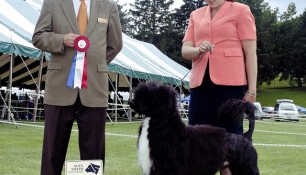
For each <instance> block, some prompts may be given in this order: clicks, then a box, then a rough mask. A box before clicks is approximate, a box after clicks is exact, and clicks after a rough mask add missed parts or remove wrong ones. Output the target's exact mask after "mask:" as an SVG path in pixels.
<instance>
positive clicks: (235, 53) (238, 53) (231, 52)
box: [224, 49, 243, 57]
mask: <svg viewBox="0 0 306 175" xmlns="http://www.w3.org/2000/svg"><path fill="white" fill-rule="evenodd" d="M224 56H226V57H242V56H243V52H242V50H240V49H226V50H224Z"/></svg>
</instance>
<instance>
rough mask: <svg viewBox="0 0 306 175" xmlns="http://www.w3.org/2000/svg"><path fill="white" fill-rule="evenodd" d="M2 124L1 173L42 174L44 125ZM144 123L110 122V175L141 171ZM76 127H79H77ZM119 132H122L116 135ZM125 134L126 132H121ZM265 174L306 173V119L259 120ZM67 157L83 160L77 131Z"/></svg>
mask: <svg viewBox="0 0 306 175" xmlns="http://www.w3.org/2000/svg"><path fill="white" fill-rule="evenodd" d="M37 125H38V126H40V127H33V126H22V125H18V127H17V128H16V127H15V125H11V124H4V123H0V136H1V137H0V138H1V142H0V148H1V149H0V162H1V163H0V172H1V173H0V174H1V175H24V174H27V175H28V174H29V175H39V171H40V159H41V148H42V139H43V128H42V127H41V124H37ZM139 125H140V123H139V122H135V123H119V124H113V125H111V124H107V127H106V132H107V137H106V162H105V165H106V168H105V174H106V175H138V174H141V172H140V169H139V168H138V164H137V153H136V142H137V138H136V136H137V132H138V127H139ZM75 129H76V127H75ZM114 134H118V135H114ZM119 134H122V135H119ZM253 142H254V145H255V147H256V149H257V152H258V155H259V160H258V162H259V168H260V171H261V174H263V175H304V174H305V172H306V166H305V162H306V157H305V155H306V120H301V121H300V122H274V121H272V120H268V119H266V120H263V121H257V122H256V130H255V133H254V137H253ZM66 158H67V160H77V159H79V153H78V143H77V132H76V131H73V132H72V134H71V140H70V144H69V148H68V153H67V157H66Z"/></svg>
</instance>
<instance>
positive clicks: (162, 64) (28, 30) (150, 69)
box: [0, 0, 189, 86]
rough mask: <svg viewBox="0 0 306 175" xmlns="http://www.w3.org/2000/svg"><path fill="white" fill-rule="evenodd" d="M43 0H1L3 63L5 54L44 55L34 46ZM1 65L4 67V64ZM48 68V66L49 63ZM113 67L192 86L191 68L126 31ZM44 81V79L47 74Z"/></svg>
mask: <svg viewBox="0 0 306 175" xmlns="http://www.w3.org/2000/svg"><path fill="white" fill-rule="evenodd" d="M42 1H43V0H1V1H0V53H2V55H0V59H1V60H0V61H1V62H2V60H5V58H6V57H7V56H5V55H10V54H13V53H14V54H16V55H19V56H24V57H29V58H32V59H34V60H38V59H40V58H41V54H42V52H41V51H40V50H38V49H36V48H35V47H33V45H32V43H31V38H32V33H33V31H34V27H35V24H36V21H37V19H38V16H39V9H40V8H41V5H42ZM46 56H47V59H49V57H48V54H46ZM34 60H33V61H34ZM1 64H2V65H3V66H4V63H1ZM1 67H2V66H1ZM44 67H46V64H45V66H44ZM20 68H21V67H20ZM36 69H37V68H36ZM109 70H110V72H113V73H118V74H123V75H126V76H129V77H133V78H139V79H145V80H147V79H155V80H158V81H162V82H166V83H169V84H174V85H182V84H184V85H187V86H188V84H189V83H188V82H189V78H188V77H189V76H186V75H187V74H188V73H189V70H188V69H187V68H185V67H183V66H181V65H179V64H178V63H176V62H174V61H173V60H171V59H170V58H169V57H167V56H166V55H164V54H163V53H162V52H160V51H159V50H158V49H157V48H156V47H155V46H154V45H152V44H149V43H145V42H141V41H138V40H135V39H132V38H130V37H128V36H127V35H125V34H123V49H122V51H121V52H120V53H119V54H118V55H117V57H116V58H115V59H114V61H113V62H111V64H110V65H109ZM0 71H1V74H4V72H5V71H8V70H3V69H2V70H0ZM29 71H31V70H29ZM34 72H35V71H32V73H34ZM36 72H37V70H36ZM44 72H45V70H44ZM13 73H14V71H13ZM6 75H7V73H6ZM19 75H20V74H19ZM19 75H16V76H19ZM110 75H111V79H113V78H114V74H110ZM16 76H14V77H16ZM20 78H21V77H20ZM1 79H2V80H7V76H4V75H2V76H1ZM121 79H122V78H121ZM42 80H44V76H43V78H42ZM14 82H18V80H17V79H15V80H13V84H14ZM2 83H5V81H4V82H3V81H2ZM18 83H23V84H25V85H30V84H33V83H34V82H33V81H32V80H31V79H24V82H20V81H19V82H18Z"/></svg>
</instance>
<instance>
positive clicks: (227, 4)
mask: <svg viewBox="0 0 306 175" xmlns="http://www.w3.org/2000/svg"><path fill="white" fill-rule="evenodd" d="M231 4H232V2H228V1H225V2H224V4H223V5H222V7H221V8H220V9H219V11H218V12H217V13H216V15H215V16H214V18H213V19H212V22H214V21H217V20H218V19H220V18H222V17H223V16H224V15H225V13H226V11H227V10H228V9H229V8H230V6H231ZM209 9H210V8H209ZM209 11H210V10H209Z"/></svg>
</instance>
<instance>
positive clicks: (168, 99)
mask: <svg viewBox="0 0 306 175" xmlns="http://www.w3.org/2000/svg"><path fill="white" fill-rule="evenodd" d="M177 96H178V95H177V92H176V90H175V89H174V88H173V87H172V86H169V85H161V86H160V87H159V88H158V90H157V91H156V97H157V98H159V99H158V106H159V110H160V111H161V112H162V113H163V114H167V113H173V112H174V111H175V110H177Z"/></svg>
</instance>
